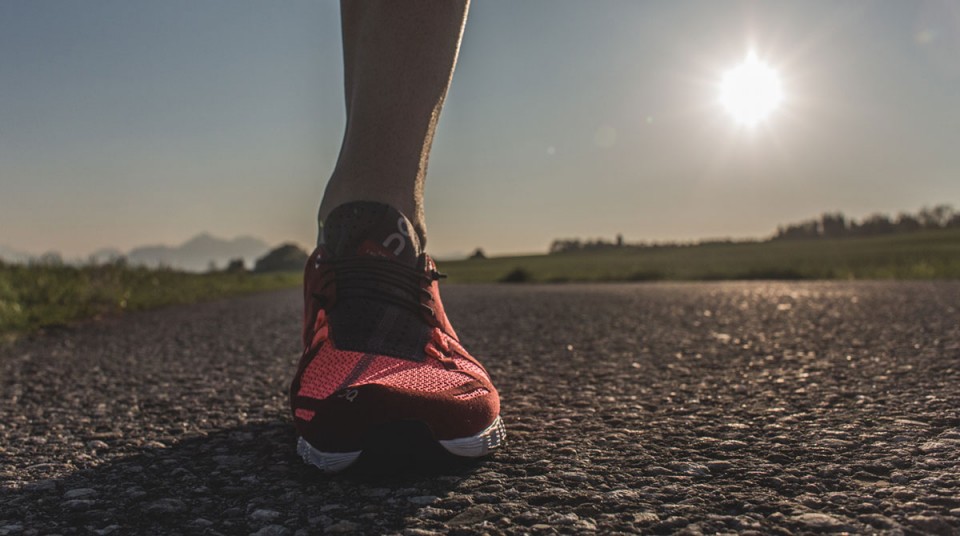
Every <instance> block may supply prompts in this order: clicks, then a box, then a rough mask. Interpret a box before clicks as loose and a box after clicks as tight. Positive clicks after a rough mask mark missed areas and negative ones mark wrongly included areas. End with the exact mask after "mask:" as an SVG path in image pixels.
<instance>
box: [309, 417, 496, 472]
mask: <svg viewBox="0 0 960 536" xmlns="http://www.w3.org/2000/svg"><path fill="white" fill-rule="evenodd" d="M506 438H507V430H506V427H504V425H503V421H502V420H501V419H500V417H499V416H498V417H497V418H496V420H494V421H493V424H491V425H490V426H488V427H487V428H485V429H484V430H483V431H482V432H480V433H479V434H477V435H474V436H470V437H461V438H459V439H444V440H440V441H438V443H439V444H440V446H441V447H443V448H444V449H445V450H446V451H447V452H449V453H450V454H453V455H454V456H460V457H462V458H480V457H482V456H486V455H487V454H490V453H491V452H493V451H494V450H496V449H497V448H499V447H500V446H501V445H503V443H504V441H505V440H506ZM297 454H299V455H300V457H301V458H303V461H305V462H306V463H308V464H310V465H313V466H314V467H316V468H318V469H320V470H321V471H323V472H324V473H339V472H340V471H343V470H344V469H347V468H348V467H350V466H351V465H353V463H354V462H356V461H357V458H359V457H360V455H361V454H363V451H362V450H355V451H352V452H324V451H322V450H317V449H315V448H314V447H313V445H311V444H310V443H309V442H307V440H306V439H304V438H302V437H301V438H299V439H298V440H297Z"/></svg>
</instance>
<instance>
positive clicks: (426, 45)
mask: <svg viewBox="0 0 960 536" xmlns="http://www.w3.org/2000/svg"><path fill="white" fill-rule="evenodd" d="M469 3H470V2H469V0H415V1H397V0H341V2H340V9H341V17H342V25H343V51H344V54H343V55H344V58H343V61H344V80H345V85H346V92H345V93H346V105H347V126H346V131H345V133H344V138H343V145H342V146H341V148H340V156H339V158H338V160H337V165H336V168H335V169H334V171H333V175H332V176H331V178H330V182H328V183H327V188H326V191H325V192H324V197H323V202H322V203H321V204H320V214H319V218H320V221H321V222H323V220H324V219H326V217H327V215H328V214H329V213H330V211H332V210H333V209H334V208H336V207H337V206H339V205H342V204H344V203H349V202H351V201H377V202H380V203H385V204H388V205H391V206H393V207H394V208H396V209H397V210H400V211H401V212H403V213H404V214H405V215H407V217H408V218H410V220H411V221H412V223H413V226H414V228H415V229H416V231H417V233H418V234H419V235H420V237H421V239H422V241H424V242H425V240H426V226H425V222H424V216H423V181H424V177H425V175H426V172H427V159H428V157H429V154H430V145H431V143H432V142H433V134H434V131H435V130H436V128H437V121H438V120H439V118H440V110H441V108H442V107H443V101H444V98H445V97H446V94H447V88H448V87H449V86H450V79H451V77H452V76H453V68H454V66H455V65H456V62H457V53H458V52H459V49H460V38H461V36H462V35H463V26H464V24H465V22H466V17H467V10H468V8H469Z"/></svg>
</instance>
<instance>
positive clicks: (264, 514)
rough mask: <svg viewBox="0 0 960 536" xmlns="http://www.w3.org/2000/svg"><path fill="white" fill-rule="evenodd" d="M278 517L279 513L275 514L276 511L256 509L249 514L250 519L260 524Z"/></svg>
mask: <svg viewBox="0 0 960 536" xmlns="http://www.w3.org/2000/svg"><path fill="white" fill-rule="evenodd" d="M278 517H280V512H277V511H276V510H267V509H264V508H258V509H256V510H254V511H253V512H251V513H250V519H252V520H254V521H260V522H267V521H273V520H274V519H277V518H278Z"/></svg>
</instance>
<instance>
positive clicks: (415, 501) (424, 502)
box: [407, 495, 439, 506]
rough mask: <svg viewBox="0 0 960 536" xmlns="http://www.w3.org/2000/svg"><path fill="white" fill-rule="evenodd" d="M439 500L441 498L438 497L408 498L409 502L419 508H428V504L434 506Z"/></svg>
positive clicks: (420, 496)
mask: <svg viewBox="0 0 960 536" xmlns="http://www.w3.org/2000/svg"><path fill="white" fill-rule="evenodd" d="M437 499H439V497H437V496H436V495H418V496H416V497H407V500H408V501H410V502H411V503H413V504H416V505H418V506H426V505H428V504H433V503H435V502H437Z"/></svg>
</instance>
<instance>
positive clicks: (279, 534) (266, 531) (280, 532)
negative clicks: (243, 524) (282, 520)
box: [252, 525, 290, 536]
mask: <svg viewBox="0 0 960 536" xmlns="http://www.w3.org/2000/svg"><path fill="white" fill-rule="evenodd" d="M289 533H290V531H289V530H287V527H284V526H283V525H267V526H266V527H263V528H262V529H260V530H258V531H257V532H254V533H252V536H285V535H286V534H289Z"/></svg>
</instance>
